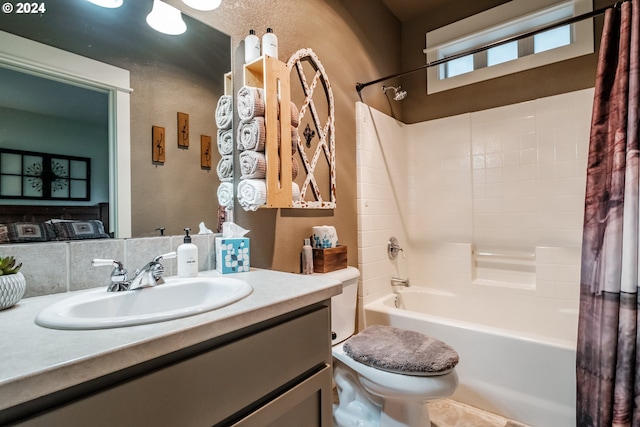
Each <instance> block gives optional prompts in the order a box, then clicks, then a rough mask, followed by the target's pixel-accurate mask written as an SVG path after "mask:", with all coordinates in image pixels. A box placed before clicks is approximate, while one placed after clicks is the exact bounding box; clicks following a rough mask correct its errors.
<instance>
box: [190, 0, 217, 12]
mask: <svg viewBox="0 0 640 427" xmlns="http://www.w3.org/2000/svg"><path fill="white" fill-rule="evenodd" d="M182 2H183V3H184V4H186V5H187V6H189V7H191V8H193V9H197V10H213V9H215V8H217V7H218V6H220V3H222V0H182Z"/></svg>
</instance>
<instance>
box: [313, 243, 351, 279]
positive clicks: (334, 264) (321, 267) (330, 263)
mask: <svg viewBox="0 0 640 427" xmlns="http://www.w3.org/2000/svg"><path fill="white" fill-rule="evenodd" d="M343 268H347V247H346V246H344V245H343V246H337V247H335V248H327V249H316V248H314V249H313V271H314V272H315V273H328V272H330V271H335V270H340V269H343Z"/></svg>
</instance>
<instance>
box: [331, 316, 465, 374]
mask: <svg viewBox="0 0 640 427" xmlns="http://www.w3.org/2000/svg"><path fill="white" fill-rule="evenodd" d="M343 349H344V352H345V353H346V354H347V356H349V357H351V358H352V359H354V360H356V361H358V362H360V363H364V364H365V365H369V366H372V367H374V368H377V369H381V370H383V371H389V372H394V373H399V374H405V375H420V376H429V375H444V374H446V373H448V372H450V371H451V370H452V369H453V368H454V367H455V366H456V365H457V364H458V360H459V358H458V353H457V352H456V351H455V350H454V349H452V348H451V347H449V346H448V345H447V344H445V343H443V342H442V341H440V340H437V339H435V338H432V337H429V336H427V335H424V334H421V333H419V332H414V331H407V330H404V329H398V328H394V327H392V326H383V325H372V326H369V327H367V328H365V329H364V330H363V331H362V332H359V333H358V334H357V335H354V336H352V337H351V338H349V339H348V340H347V341H345V342H344V345H343Z"/></svg>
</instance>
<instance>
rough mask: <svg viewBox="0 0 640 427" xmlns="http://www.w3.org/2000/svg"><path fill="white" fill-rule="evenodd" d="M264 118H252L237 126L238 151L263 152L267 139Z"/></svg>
mask: <svg viewBox="0 0 640 427" xmlns="http://www.w3.org/2000/svg"><path fill="white" fill-rule="evenodd" d="M266 133H267V132H266V128H265V125H264V117H254V118H253V119H251V120H250V121H248V122H242V123H240V126H238V149H239V150H242V151H244V150H253V151H264V144H265V141H266V138H267V135H266Z"/></svg>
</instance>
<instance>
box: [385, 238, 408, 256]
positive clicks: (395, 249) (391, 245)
mask: <svg viewBox="0 0 640 427" xmlns="http://www.w3.org/2000/svg"><path fill="white" fill-rule="evenodd" d="M399 252H402V258H404V249H402V247H401V246H400V242H399V241H398V239H396V238H395V237H393V236H392V237H390V238H389V242H388V243H387V255H389V259H390V260H394V259H396V258H397V257H398V253H399Z"/></svg>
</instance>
